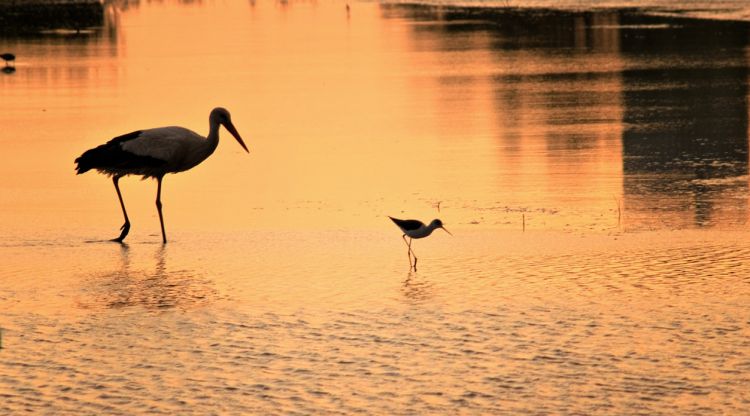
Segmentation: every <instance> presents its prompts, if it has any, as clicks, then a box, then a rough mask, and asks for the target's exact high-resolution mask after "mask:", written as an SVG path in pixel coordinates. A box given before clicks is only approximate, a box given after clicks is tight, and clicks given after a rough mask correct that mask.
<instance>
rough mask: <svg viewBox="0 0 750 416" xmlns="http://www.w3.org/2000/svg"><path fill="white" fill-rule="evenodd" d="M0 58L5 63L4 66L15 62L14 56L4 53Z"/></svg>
mask: <svg viewBox="0 0 750 416" xmlns="http://www.w3.org/2000/svg"><path fill="white" fill-rule="evenodd" d="M0 58H3V61H5V66H9V65H10V63H11V62H14V64H15V60H16V55H13V54H12V53H4V54H2V55H0Z"/></svg>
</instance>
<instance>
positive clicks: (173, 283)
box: [79, 244, 219, 310]
mask: <svg viewBox="0 0 750 416" xmlns="http://www.w3.org/2000/svg"><path fill="white" fill-rule="evenodd" d="M119 246H120V247H119V250H120V253H119V264H118V265H117V267H116V268H115V269H114V270H111V271H108V272H106V273H103V274H99V275H96V276H92V277H91V278H89V279H87V281H86V287H85V292H87V293H89V296H88V297H87V298H86V299H84V300H82V301H81V302H80V305H79V306H81V307H83V308H87V309H98V308H105V309H117V308H127V307H136V306H138V307H143V308H146V309H151V310H162V309H171V308H190V307H195V306H200V305H205V304H208V303H211V302H213V301H215V300H216V299H218V296H219V295H218V292H217V290H216V289H215V288H214V287H213V283H212V282H211V281H210V280H207V279H205V278H203V277H201V276H200V274H199V273H197V272H196V271H194V270H184V269H174V268H171V267H168V249H167V247H166V246H164V245H157V248H156V249H155V250H154V252H153V254H152V258H151V259H140V258H136V259H133V257H139V255H140V254H143V253H137V254H136V253H133V251H134V250H133V249H132V248H131V247H130V246H129V245H128V244H120V245H119ZM140 249H141V248H140V247H139V250H140Z"/></svg>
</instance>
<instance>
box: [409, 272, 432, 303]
mask: <svg viewBox="0 0 750 416" xmlns="http://www.w3.org/2000/svg"><path fill="white" fill-rule="evenodd" d="M401 293H403V294H404V297H406V299H408V300H409V301H410V302H413V303H421V302H424V301H426V300H429V299H432V298H433V297H434V296H435V293H434V284H433V283H432V282H430V281H429V280H427V279H425V278H424V277H423V276H420V275H419V274H417V272H413V271H409V274H407V275H406V279H405V280H404V281H403V284H402V285H401Z"/></svg>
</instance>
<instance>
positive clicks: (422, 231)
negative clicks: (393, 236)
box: [388, 216, 453, 272]
mask: <svg viewBox="0 0 750 416" xmlns="http://www.w3.org/2000/svg"><path fill="white" fill-rule="evenodd" d="M388 218H390V219H391V221H393V222H394V223H395V224H396V225H397V226H398V228H400V229H401V231H402V232H403V233H404V235H403V236H401V238H403V239H404V242H405V243H406V246H407V247H409V250H408V251H407V252H406V254H407V255H408V256H409V267H410V268H413V269H414V271H415V272H416V271H417V255H416V254H415V253H414V250H412V249H411V240H412V239H414V238H424V237H427V236H428V235H430V234H432V232H433V231H435V230H436V229H438V228H442V229H443V231H445V232H446V233H448V234H450V235H453V234H451V233H450V231H448V230H446V229H445V227H444V226H443V222H442V221H440V220H438V219H434V220H432V222H430V225H425V224H424V223H423V222H422V221H418V220H400V219H398V218H393V217H391V216H388ZM406 237H409V241H406ZM412 256H414V264H413V265H412V263H411V257H412Z"/></svg>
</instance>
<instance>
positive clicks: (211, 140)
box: [206, 123, 221, 155]
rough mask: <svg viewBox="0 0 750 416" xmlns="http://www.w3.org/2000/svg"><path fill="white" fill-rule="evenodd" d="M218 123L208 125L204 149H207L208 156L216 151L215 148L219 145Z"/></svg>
mask: <svg viewBox="0 0 750 416" xmlns="http://www.w3.org/2000/svg"><path fill="white" fill-rule="evenodd" d="M219 127H221V125H220V124H219V123H210V124H209V128H208V136H207V137H206V147H207V148H208V154H209V155H210V154H211V153H213V152H214V150H216V146H218V145H219Z"/></svg>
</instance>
